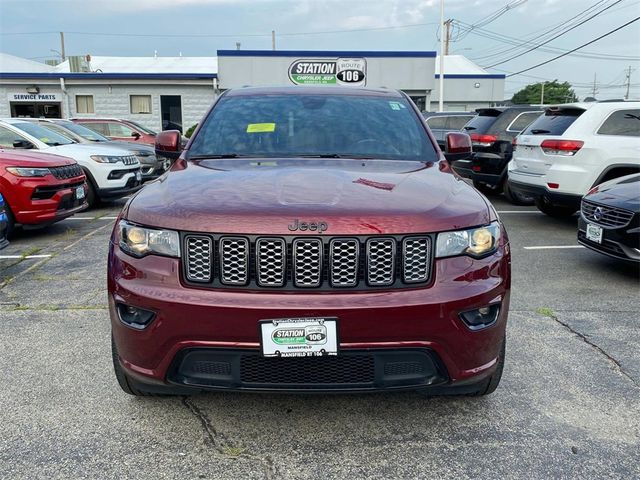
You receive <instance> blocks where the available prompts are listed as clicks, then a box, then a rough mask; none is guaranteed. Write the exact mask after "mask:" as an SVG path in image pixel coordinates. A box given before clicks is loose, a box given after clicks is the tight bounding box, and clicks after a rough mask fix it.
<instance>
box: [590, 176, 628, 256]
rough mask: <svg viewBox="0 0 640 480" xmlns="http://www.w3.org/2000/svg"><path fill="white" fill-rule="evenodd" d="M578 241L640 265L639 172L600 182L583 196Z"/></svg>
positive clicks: (601, 251) (593, 248)
mask: <svg viewBox="0 0 640 480" xmlns="http://www.w3.org/2000/svg"><path fill="white" fill-rule="evenodd" d="M578 242H580V243H581V244H582V245H584V246H585V247H587V248H590V249H591V250H595V251H596V252H600V253H603V254H605V255H609V256H610V257H615V258H619V259H622V260H627V261H631V262H638V263H640V173H634V174H633V175H627V176H626V177H620V178H616V179H614V180H611V181H609V182H605V183H602V184H600V185H598V186H597V187H594V188H592V189H591V191H590V192H589V193H587V194H586V195H585V196H584V198H583V199H582V203H581V205H580V219H579V220H578Z"/></svg>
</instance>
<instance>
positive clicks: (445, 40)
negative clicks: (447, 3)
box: [444, 19, 453, 55]
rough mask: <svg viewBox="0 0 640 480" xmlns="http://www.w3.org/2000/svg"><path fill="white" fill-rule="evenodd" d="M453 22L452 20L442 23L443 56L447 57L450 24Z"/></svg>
mask: <svg viewBox="0 0 640 480" xmlns="http://www.w3.org/2000/svg"><path fill="white" fill-rule="evenodd" d="M452 22H453V20H452V19H449V20H447V21H446V22H444V26H445V29H444V54H445V55H449V41H450V39H451V23H452Z"/></svg>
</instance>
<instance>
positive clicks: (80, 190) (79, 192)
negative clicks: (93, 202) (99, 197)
mask: <svg viewBox="0 0 640 480" xmlns="http://www.w3.org/2000/svg"><path fill="white" fill-rule="evenodd" d="M83 198H84V187H78V188H76V199H77V200H82V199H83Z"/></svg>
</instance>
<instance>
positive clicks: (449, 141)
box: [444, 132, 472, 161]
mask: <svg viewBox="0 0 640 480" xmlns="http://www.w3.org/2000/svg"><path fill="white" fill-rule="evenodd" d="M471 152H472V148H471V137H470V136H469V135H467V134H466V133H461V132H451V133H447V138H446V141H445V145H444V157H445V158H446V159H447V160H448V161H453V160H462V159H464V158H467V157H469V155H471Z"/></svg>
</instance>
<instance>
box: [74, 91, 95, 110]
mask: <svg viewBox="0 0 640 480" xmlns="http://www.w3.org/2000/svg"><path fill="white" fill-rule="evenodd" d="M76 112H78V113H95V110H94V109H93V95H76Z"/></svg>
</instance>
